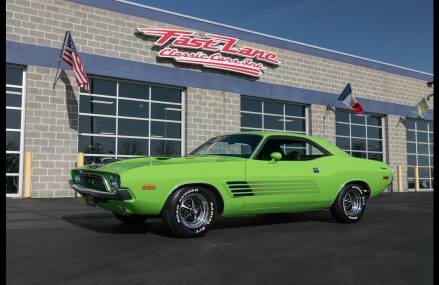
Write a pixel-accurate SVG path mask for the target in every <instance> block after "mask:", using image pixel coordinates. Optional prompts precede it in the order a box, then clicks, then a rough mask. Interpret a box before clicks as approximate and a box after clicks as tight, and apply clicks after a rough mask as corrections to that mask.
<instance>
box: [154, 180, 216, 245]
mask: <svg viewBox="0 0 439 285" xmlns="http://www.w3.org/2000/svg"><path fill="white" fill-rule="evenodd" d="M216 212H217V202H216V199H215V195H214V194H213V193H212V192H211V191H209V190H207V189H206V188H203V187H183V188H181V189H178V190H176V191H175V192H174V193H173V194H172V195H171V196H170V197H169V198H168V200H167V201H166V204H165V207H164V209H163V212H162V218H163V221H164V222H165V224H166V225H167V226H168V227H169V228H170V229H171V231H172V232H173V233H174V234H175V235H176V236H179V237H199V236H203V235H205V234H206V233H207V232H208V231H209V228H210V227H211V226H212V224H213V222H214V221H215V218H216Z"/></svg>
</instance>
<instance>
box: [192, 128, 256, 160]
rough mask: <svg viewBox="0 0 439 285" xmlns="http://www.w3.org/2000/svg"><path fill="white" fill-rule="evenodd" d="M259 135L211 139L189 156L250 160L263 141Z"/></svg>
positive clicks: (225, 136) (239, 135)
mask: <svg viewBox="0 0 439 285" xmlns="http://www.w3.org/2000/svg"><path fill="white" fill-rule="evenodd" d="M261 139H262V137H261V136H259V135H250V134H238V135H224V136H218V137H214V138H211V139H210V140H208V141H207V142H205V143H203V144H202V145H200V146H199V147H198V148H196V149H195V150H194V151H192V152H191V153H190V154H189V155H190V156H195V155H224V156H237V157H244V158H249V157H250V156H251V155H252V153H253V152H254V150H255V148H256V146H257V145H258V144H259V142H260V141H261Z"/></svg>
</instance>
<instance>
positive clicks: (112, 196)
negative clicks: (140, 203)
mask: <svg viewBox="0 0 439 285" xmlns="http://www.w3.org/2000/svg"><path fill="white" fill-rule="evenodd" d="M68 183H69V186H70V188H72V189H73V190H75V191H76V192H78V193H79V194H81V195H88V196H92V197H95V198H104V199H108V200H131V199H132V196H131V194H130V192H129V191H128V190H126V189H118V190H116V191H115V192H104V191H98V190H94V189H90V188H86V187H81V186H78V185H76V184H75V183H73V181H72V180H69V181H68Z"/></svg>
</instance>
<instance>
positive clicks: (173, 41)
mask: <svg viewBox="0 0 439 285" xmlns="http://www.w3.org/2000/svg"><path fill="white" fill-rule="evenodd" d="M137 30H138V31H139V32H140V33H142V34H144V35H147V36H153V37H159V38H158V39H157V40H156V41H155V43H154V45H156V46H165V45H167V44H169V43H170V45H169V47H166V48H164V49H162V50H160V51H159V53H158V56H159V57H162V58H172V59H174V60H175V61H177V62H183V63H192V64H198V65H203V66H205V67H208V68H216V69H223V70H228V71H233V72H237V73H241V74H246V75H251V76H255V77H258V76H260V75H261V74H262V72H263V70H266V69H267V67H265V66H264V64H263V63H267V64H271V65H278V64H279V63H280V61H279V60H277V54H275V53H270V52H267V51H264V50H261V49H254V48H251V47H246V46H244V47H242V48H237V47H236V46H235V45H236V43H237V42H238V39H235V38H231V37H225V36H219V35H214V34H206V37H204V38H200V37H195V36H194V35H195V34H196V32H193V31H185V30H170V29H152V28H151V29H150V28H138V29H137ZM181 48H184V49H191V50H194V51H193V52H191V51H182V50H180V49H181ZM206 52H208V53H206ZM229 55H233V56H234V57H230V56H229Z"/></svg>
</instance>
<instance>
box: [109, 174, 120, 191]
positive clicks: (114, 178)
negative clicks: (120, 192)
mask: <svg viewBox="0 0 439 285" xmlns="http://www.w3.org/2000/svg"><path fill="white" fill-rule="evenodd" d="M110 184H111V187H112V188H113V190H117V189H119V186H120V184H119V177H117V176H112V177H111V178H110Z"/></svg>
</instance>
